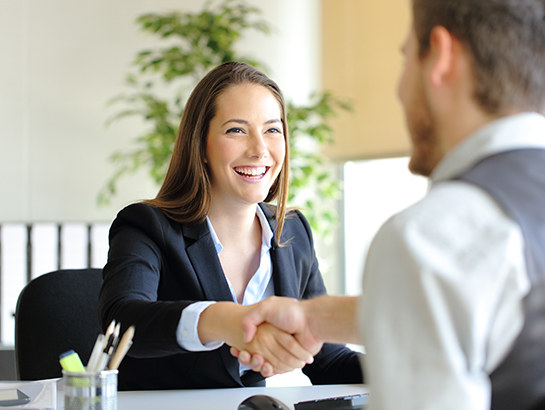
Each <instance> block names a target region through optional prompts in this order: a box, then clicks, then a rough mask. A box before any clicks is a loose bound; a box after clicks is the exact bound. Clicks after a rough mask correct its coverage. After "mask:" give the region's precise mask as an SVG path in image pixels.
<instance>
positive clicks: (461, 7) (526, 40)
mask: <svg viewBox="0 0 545 410" xmlns="http://www.w3.org/2000/svg"><path fill="white" fill-rule="evenodd" d="M413 14H414V29H415V32H416V36H417V38H418V43H419V54H420V56H421V57H424V56H425V55H426V54H427V53H428V51H429V47H430V33H431V31H432V29H433V28H434V27H436V26H443V27H444V28H446V29H447V30H448V31H449V32H450V33H451V34H452V35H453V36H455V37H456V38H457V39H459V40H460V41H461V42H462V44H463V45H464V46H465V47H466V48H467V50H468V51H469V52H470V54H471V55H472V57H473V71H474V80H475V99H476V100H477V102H478V103H479V105H480V106H481V107H482V108H483V109H484V110H485V111H487V112H488V113H491V114H501V113H502V112H504V111H508V110H512V109H515V110H527V111H537V112H543V111H544V109H545V17H544V16H545V0H413Z"/></svg>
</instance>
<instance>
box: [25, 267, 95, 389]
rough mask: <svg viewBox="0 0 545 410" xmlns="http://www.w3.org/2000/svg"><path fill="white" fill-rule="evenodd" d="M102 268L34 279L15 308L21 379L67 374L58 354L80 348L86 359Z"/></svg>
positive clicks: (83, 358)
mask: <svg viewBox="0 0 545 410" xmlns="http://www.w3.org/2000/svg"><path fill="white" fill-rule="evenodd" d="M101 285H102V270H101V269H81V270H59V271H55V272H50V273H46V274H44V275H42V276H39V277H37V278H35V279H33V280H32V281H30V282H29V283H28V284H27V285H26V286H25V288H24V289H23V290H22V291H21V294H20V295H19V299H18V301H17V308H16V311H15V357H16V363H17V376H18V378H19V380H40V379H50V378H56V377H61V376H62V369H61V366H60V364H59V355H60V354H61V353H64V352H66V351H68V350H71V349H73V350H75V351H76V352H77V353H78V354H79V356H80V358H81V360H82V362H83V364H84V365H85V364H87V361H88V359H89V356H90V355H91V351H92V349H93V346H94V344H95V340H96V338H97V336H98V335H99V334H100V333H102V330H101V327H100V323H99V319H98V294H99V291H100V287H101Z"/></svg>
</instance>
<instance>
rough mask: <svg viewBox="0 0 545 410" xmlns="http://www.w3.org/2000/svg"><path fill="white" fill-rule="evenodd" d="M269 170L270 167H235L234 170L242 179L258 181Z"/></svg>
mask: <svg viewBox="0 0 545 410" xmlns="http://www.w3.org/2000/svg"><path fill="white" fill-rule="evenodd" d="M269 168H270V167H235V168H234V170H235V172H236V173H237V174H239V175H241V176H243V177H246V178H250V179H260V178H262V177H263V176H264V175H265V174H266V173H267V171H268V170H269Z"/></svg>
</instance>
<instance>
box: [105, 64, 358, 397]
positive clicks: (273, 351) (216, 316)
mask: <svg viewBox="0 0 545 410" xmlns="http://www.w3.org/2000/svg"><path fill="white" fill-rule="evenodd" d="M288 171H289V158H288V132H287V121H286V111H285V105H284V100H283V97H282V94H281V92H280V90H279V88H278V86H277V85H276V84H275V83H274V82H273V81H272V80H270V79H269V78H268V77H266V76H265V75H264V74H263V73H261V72H260V71H258V70H256V69H255V68H253V67H251V66H249V65H247V64H243V63H236V62H229V63H224V64H222V65H220V66H219V67H217V68H216V69H214V70H212V71H211V72H210V73H209V74H207V75H206V76H205V77H204V78H203V79H202V80H201V82H200V83H199V84H198V85H197V86H196V88H195V89H194V90H193V93H192V94H191V96H190V98H189V100H188V102H187V105H186V108H185V110H184V114H183V116H182V121H181V125H180V129H179V133H178V137H177V140H176V144H175V147H174V151H173V154H172V160H171V163H170V166H169V169H168V172H167V175H166V177H165V181H164V183H163V185H162V187H161V189H160V191H159V193H158V195H157V197H156V198H155V199H153V200H150V201H145V202H144V203H140V204H133V205H130V206H128V207H127V208H125V209H123V210H122V211H121V212H120V213H119V214H118V216H117V218H116V219H115V221H114V222H113V224H112V227H111V229H110V252H109V255H108V263H107V264H106V266H105V267H104V274H103V275H104V283H103V287H102V291H101V294H100V310H101V318H102V323H103V326H104V327H105V326H107V325H108V324H109V323H110V322H111V320H112V319H116V320H117V321H119V322H120V323H122V325H123V326H124V327H125V326H129V325H135V327H136V334H135V338H134V344H133V346H132V348H131V350H130V352H129V357H127V358H125V360H124V361H123V363H122V365H121V367H120V373H119V388H120V389H121V390H136V389H148V390H149V389H180V388H218V387H240V386H257V385H263V384H264V380H263V377H262V376H261V375H260V374H259V373H255V372H253V371H251V370H249V369H247V368H243V367H240V366H239V364H238V362H237V359H236V358H234V357H232V356H231V354H230V353H229V345H232V346H235V347H237V348H239V349H247V350H249V351H252V352H256V353H259V354H261V355H263V356H264V357H266V358H267V361H268V362H269V363H271V364H272V365H273V367H274V371H275V372H283V371H289V370H291V369H292V368H294V367H302V366H303V365H304V364H305V362H311V360H307V359H308V357H309V356H311V355H313V354H315V353H316V352H308V351H306V350H305V349H303V348H302V347H301V346H300V345H299V344H298V343H296V341H295V339H293V337H292V336H291V335H288V334H285V333H283V332H281V331H279V330H278V329H276V328H274V327H272V326H270V325H265V326H262V327H260V331H259V333H258V335H257V336H256V338H255V339H254V341H253V342H252V343H253V345H252V346H245V345H244V343H243V342H242V339H243V338H242V328H241V317H242V316H243V315H244V312H245V310H244V309H245V308H244V306H242V305H250V304H253V303H257V302H259V301H260V300H263V299H265V298H267V297H269V296H272V295H278V296H289V297H293V298H298V299H302V298H310V297H314V296H318V295H322V294H325V293H326V290H325V287H324V284H323V281H322V278H321V275H320V272H319V270H318V263H317V260H316V256H315V254H314V248H313V240H312V235H311V232H310V228H309V226H308V223H307V221H306V220H305V219H304V217H303V216H302V215H301V214H300V213H299V212H296V211H294V212H290V214H289V217H286V203H287V196H288ZM274 199H276V200H277V204H278V205H277V206H276V207H273V206H269V205H266V204H264V203H263V201H264V202H269V201H272V200H274ZM215 302H217V303H215ZM303 371H304V372H305V373H306V374H307V375H308V376H309V377H310V379H311V381H312V382H313V383H315V384H323V383H350V382H353V383H360V382H361V381H362V380H361V370H360V365H359V360H358V355H357V354H356V353H354V352H352V351H350V350H349V349H347V348H345V347H343V346H337V345H327V344H326V345H324V346H323V347H322V348H321V350H320V351H319V353H318V354H317V355H316V357H315V358H314V362H313V363H312V364H311V365H307V366H305V367H304V369H303Z"/></svg>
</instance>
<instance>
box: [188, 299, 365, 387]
mask: <svg viewBox="0 0 545 410" xmlns="http://www.w3.org/2000/svg"><path fill="white" fill-rule="evenodd" d="M356 304H357V298H356V297H350V296H321V297H318V298H315V299H308V300H303V301H298V300H296V299H291V298H286V297H271V298H268V299H265V300H264V301H262V302H259V303H256V304H255V305H248V306H241V305H237V304H235V303H231V302H218V303H215V304H213V305H211V306H209V307H208V308H207V309H205V310H204V311H203V312H202V314H201V318H200V320H199V325H198V331H199V337H200V339H201V342H202V343H203V344H206V343H209V342H213V341H217V340H223V341H224V342H225V343H226V344H227V345H229V346H231V354H232V355H233V356H235V357H238V360H239V362H240V364H242V365H245V366H250V367H251V368H252V370H253V371H255V372H260V373H261V374H262V375H263V377H270V376H273V375H275V374H280V373H286V372H290V371H292V370H294V369H297V368H303V367H304V366H305V365H306V364H310V363H312V362H313V357H314V356H315V355H316V354H317V353H318V352H319V351H320V350H321V348H322V345H323V343H325V342H330V343H359V337H358V332H357V326H356Z"/></svg>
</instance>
